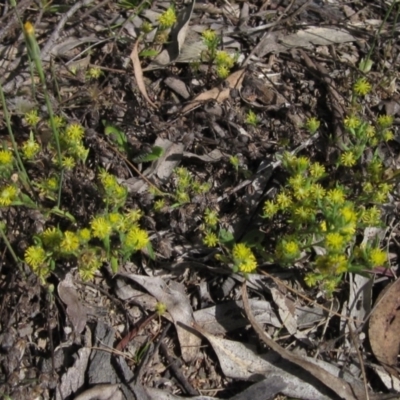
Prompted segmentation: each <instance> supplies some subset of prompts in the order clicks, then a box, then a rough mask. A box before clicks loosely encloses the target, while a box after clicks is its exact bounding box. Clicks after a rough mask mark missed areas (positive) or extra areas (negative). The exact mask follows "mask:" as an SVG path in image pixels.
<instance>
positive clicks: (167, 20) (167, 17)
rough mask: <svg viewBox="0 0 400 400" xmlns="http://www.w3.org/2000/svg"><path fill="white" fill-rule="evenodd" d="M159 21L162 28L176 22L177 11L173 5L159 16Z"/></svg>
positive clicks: (166, 27) (169, 26)
mask: <svg viewBox="0 0 400 400" xmlns="http://www.w3.org/2000/svg"><path fill="white" fill-rule="evenodd" d="M158 22H159V23H160V27H161V29H168V28H171V27H172V26H173V25H174V24H175V22H176V12H175V9H174V8H173V7H169V8H168V9H167V10H166V11H164V12H163V13H162V14H161V15H160V16H159V17H158Z"/></svg>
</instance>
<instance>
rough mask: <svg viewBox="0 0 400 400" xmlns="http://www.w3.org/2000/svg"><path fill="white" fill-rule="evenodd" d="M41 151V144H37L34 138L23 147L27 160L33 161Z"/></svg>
mask: <svg viewBox="0 0 400 400" xmlns="http://www.w3.org/2000/svg"><path fill="white" fill-rule="evenodd" d="M39 151H40V146H39V143H37V142H36V141H35V139H34V138H33V137H32V138H30V139H29V140H27V141H26V142H24V144H23V145H22V154H23V155H24V157H25V158H26V159H27V160H32V159H33V158H34V157H35V156H36V154H37V153H39Z"/></svg>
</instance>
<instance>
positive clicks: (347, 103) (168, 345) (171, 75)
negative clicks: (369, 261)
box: [0, 0, 400, 400]
mask: <svg viewBox="0 0 400 400" xmlns="http://www.w3.org/2000/svg"><path fill="white" fill-rule="evenodd" d="M171 4H172V3H169V2H162V1H142V2H141V3H138V2H135V1H134V0H122V1H121V2H115V1H109V0H105V1H96V0H81V1H79V2H72V1H66V2H57V1H55V2H49V3H46V2H42V1H33V0H23V1H20V2H17V4H16V5H13V4H12V2H3V3H2V4H0V15H1V18H0V54H1V56H0V72H1V73H0V83H1V86H2V91H3V92H4V97H5V105H4V104H3V108H2V109H1V111H0V135H1V139H2V142H3V143H4V144H3V149H4V148H5V147H4V146H9V147H10V148H11V146H13V144H12V142H11V139H10V135H9V134H10V129H9V126H11V127H12V131H13V132H14V137H15V142H16V145H17V146H19V145H21V146H22V143H24V142H25V141H26V140H28V138H29V136H30V134H33V133H34V135H35V137H36V138H37V139H38V141H39V142H40V146H41V149H42V150H41V153H40V156H38V157H37V158H36V159H35V161H24V165H25V168H26V172H27V174H28V176H29V177H30V179H31V181H32V182H34V184H33V188H32V187H31V188H30V189H29V187H28V186H29V185H28V184H27V183H26V182H23V181H22V180H21V178H20V174H19V173H15V174H13V175H11V176H8V175H4V174H3V172H2V170H1V171H0V173H1V175H0V179H1V183H2V185H4V184H6V183H7V184H8V182H11V181H12V182H14V183H15V182H17V181H18V180H19V182H20V188H21V189H20V190H21V193H26V194H27V195H29V196H30V198H33V199H34V201H33V203H28V201H27V200H26V199H25V198H22V197H20V198H19V199H20V200H19V203H18V202H14V203H13V204H12V205H11V206H2V207H1V208H0V214H1V221H2V227H1V236H2V241H1V243H2V252H1V255H2V257H1V262H0V395H2V396H3V398H4V399H13V400H23V399H27V400H32V399H65V400H69V399H80V400H82V399H86V400H88V399H139V400H145V399H154V400H156V399H157V400H158V399H181V398H182V399H184V398H194V399H199V400H200V399H231V400H245V399H250V398H251V399H253V400H262V399H283V398H301V399H336V398H345V399H386V398H398V396H400V395H399V391H400V385H399V384H400V381H399V378H398V368H397V356H398V350H399V346H400V341H399V338H398V337H397V336H398V335H397V333H396V332H398V321H399V319H400V315H399V314H398V313H399V311H398V299H397V295H396V293H398V290H397V282H398V281H396V273H397V270H398V267H397V265H398V264H397V254H398V250H399V246H398V239H397V238H398V236H397V233H398V227H397V226H398V212H397V204H398V188H397V180H396V177H397V174H396V172H397V170H398V165H397V164H398V154H399V136H398V123H399V110H400V107H399V105H400V103H399V93H398V88H397V78H398V74H399V60H398V57H399V41H398V25H399V22H398V15H399V12H400V5H399V4H396V3H395V4H394V5H392V2H391V1H376V2H368V1H354V2H345V1H342V0H326V1H324V0H307V1H304V0H293V1H287V0H283V1H279V0H267V1H265V2H263V1H258V0H251V1H246V0H245V1H217V0H214V1H210V2H207V1H204V2H201V1H197V2H194V1H193V2H189V1H188V2H182V1H178V2H176V3H174V4H173V6H174V9H175V11H174V12H175V14H176V17H177V21H176V22H175V23H174V25H173V27H172V29H171V30H170V31H168V34H169V36H168V34H167V40H165V41H164V42H163V43H161V42H160V40H161V39H160V38H159V36H157V35H158V33H160V32H161V30H160V29H158V30H157V26H158V25H159V24H160V15H162V13H164V12H165V10H167V9H168V7H170V6H171ZM27 21H29V22H30V23H31V24H32V26H33V27H34V35H35V38H36V40H37V45H38V52H39V53H38V54H40V60H41V63H42V65H43V70H44V79H45V82H46V86H45V85H44V84H43V81H42V80H41V79H40V76H39V74H37V73H36V72H35V68H36V67H35V66H33V65H34V63H32V62H31V61H30V58H29V57H28V54H31V53H29V51H28V47H29V46H28V44H27V35H28V36H29V31H28V33H27V25H25V28H24V25H23V24H25V23H26V22H27ZM144 23H147V24H148V25H150V24H152V26H153V28H151V29H150V28H149V32H148V33H147V34H146V35H143V34H142V33H141V32H143V29H144V28H143V24H144ZM154 27H156V28H154ZM24 29H25V31H24ZM207 29H211V30H213V31H215V32H216V34H217V38H218V45H217V50H220V51H226V52H227V53H228V54H230V55H231V57H232V59H234V65H233V66H232V67H231V68H230V69H229V71H228V72H229V73H228V74H227V76H226V77H223V78H221V77H220V76H219V75H218V74H219V72H220V71H218V69H217V68H218V66H216V65H215V64H213V61H212V60H211V59H210V57H209V54H208V53H207V46H206V44H205V41H204V34H203V32H204V31H205V30H207ZM161 33H162V32H161ZM146 51H148V52H150V53H147V54H146ZM207 54H208V55H207ZM367 57H369V58H370V59H371V60H373V66H372V69H371V71H368V74H366V73H365V74H364V75H365V76H367V78H368V80H369V82H370V83H371V85H372V90H371V91H370V93H368V94H367V95H366V96H365V99H364V100H363V103H362V111H360V109H357V112H362V113H363V115H365V116H366V117H367V118H368V120H369V121H374V120H376V119H377V117H378V116H379V115H382V114H385V115H390V116H393V121H394V122H393V127H392V131H393V135H394V136H393V138H392V139H391V140H390V141H388V142H387V143H385V144H384V146H381V147H380V150H379V151H380V154H383V157H384V162H383V163H384V168H385V173H386V176H387V177H388V179H391V180H392V181H391V182H394V183H395V184H394V185H393V190H392V192H391V195H390V197H389V199H388V201H387V202H385V204H384V205H383V207H382V209H383V214H382V223H383V225H382V229H381V230H380V233H379V234H380V240H381V243H382V246H384V247H385V248H386V249H387V254H388V265H387V267H388V268H387V269H385V270H383V269H380V270H374V273H367V274H364V275H356V274H352V273H347V274H344V275H343V279H342V281H341V283H340V284H339V285H338V286H337V287H336V289H335V290H334V291H333V293H332V294H331V295H328V294H327V293H326V291H324V290H323V288H322V287H321V286H318V285H317V286H314V287H312V288H310V287H308V286H307V285H306V284H305V283H304V276H305V273H306V272H307V271H308V268H309V264H308V263H309V262H310V256H308V255H307V256H303V257H302V258H300V259H299V260H298V261H297V262H296V263H294V264H293V265H290V266H287V265H286V266H285V265H281V264H279V263H277V262H270V261H268V258H267V256H265V257H264V255H265V254H267V253H273V248H274V246H275V244H276V243H277V241H278V238H279V237H281V236H282V235H283V234H284V233H285V229H286V225H285V222H284V221H283V220H280V219H279V218H277V219H275V220H274V221H270V220H268V219H266V218H263V217H262V213H263V207H264V202H265V200H267V199H272V198H274V196H275V195H276V193H277V192H278V191H279V189H280V188H281V187H283V186H284V185H285V182H286V179H287V173H286V172H285V171H284V169H283V168H282V165H281V163H280V160H281V159H282V154H283V152H284V151H293V152H296V153H298V154H301V155H304V156H307V157H309V158H310V159H313V160H316V161H318V162H319V163H321V164H322V165H324V166H325V168H326V170H327V171H334V172H332V174H331V176H330V177H331V178H334V179H342V180H344V181H345V182H346V184H348V185H350V184H352V183H353V182H354V181H356V180H357V179H358V178H357V175H356V174H353V175H352V174H349V175H348V176H347V175H346V174H342V173H339V172H338V170H336V169H335V168H336V167H335V166H336V158H335V157H336V155H337V152H338V149H341V148H343V146H346V131H345V129H344V127H343V121H344V119H345V118H346V116H348V115H349V114H351V113H352V112H353V111H354V109H355V108H354V107H355V103H354V101H352V97H351V90H352V87H353V84H354V82H355V80H356V79H358V78H359V77H360V76H361V77H362V76H364V75H363V73H361V72H360V70H359V63H360V61H361V60H362V59H365V58H367ZM47 96H48V99H49V102H50V104H51V107H52V109H53V112H54V114H55V115H58V116H61V117H62V118H63V119H64V120H65V121H66V123H67V124H74V123H76V124H80V125H82V127H83V128H84V136H83V139H82V143H83V145H84V148H85V149H86V150H87V153H85V155H86V156H85V161H84V162H79V163H76V165H74V167H73V168H71V169H68V168H66V169H65V170H63V173H62V185H61V189H60V192H59V193H57V192H54V193H55V194H54V197H53V198H51V196H50V197H49V196H48V195H45V194H44V193H45V189H43V186H40V184H39V183H38V182H44V180H45V179H48V178H50V177H52V176H54V171H56V170H53V163H54V158H55V156H54V154H53V153H52V152H51V150H50V149H51V145H52V143H53V142H52V140H53V139H52V136H51V135H52V133H51V132H52V131H51V128H49V124H48V123H47V121H48V119H49V108H48V103H47ZM33 109H37V110H39V115H40V121H39V122H38V124H37V125H35V127H34V128H32V126H30V125H29V122H27V118H26V113H27V112H29V111H30V110H33ZM251 113H254V115H255V116H256V120H253V122H252V121H251ZM8 118H9V124H8V122H7V121H8ZM310 118H316V119H318V120H319V121H320V128H319V130H318V134H316V135H310V134H309V132H308V131H307V130H306V129H305V125H306V123H307V121H309V119H310ZM32 132H33V133H32ZM343 143H344V144H343ZM370 156H371V157H372V151H371V154H370ZM366 157H367V156H366ZM232 160H234V161H232ZM0 163H1V160H0ZM235 163H236V164H235ZM177 168H183V169H182V170H181V173H182V174H185V173H188V174H189V176H190V182H191V184H190V185H191V186H187V187H183V190H181V189H182V186H180V185H183V184H182V179H183V178H179V176H178V177H177V175H176V169H177ZM101 170H106V171H107V172H108V173H109V174H110V175H113V176H114V177H116V180H117V181H118V183H119V184H121V185H123V187H124V188H126V190H127V196H126V202H125V204H124V210H128V209H129V210H141V213H142V214H141V219H140V227H141V229H143V230H145V231H146V232H147V234H148V236H149V240H150V242H151V247H147V248H144V249H143V250H141V251H138V252H136V253H134V254H129V257H119V258H112V257H111V258H109V259H108V260H107V261H105V259H104V258H101V263H100V264H99V268H98V269H97V270H96V271H95V273H93V274H92V275H91V276H90V279H85V278H84V277H83V275H82V271H81V270H80V268H81V266H80V265H79V263H77V261H76V258H74V257H72V256H69V257H64V258H56V256H55V255H54V253H53V254H48V255H47V256H48V257H50V258H52V257H53V258H52V259H53V260H55V262H54V263H52V264H51V271H50V272H49V273H48V274H47V275H46V276H43V277H42V278H41V277H40V276H38V274H37V273H36V274H35V273H34V272H33V271H32V269H31V268H30V267H29V265H28V264H27V263H26V262H24V254H25V255H26V251H27V249H28V248H29V246H32V245H34V244H37V243H38V242H37V241H38V240H39V239H38V238H40V237H43V236H41V235H43V232H46V230H47V229H59V230H61V231H63V232H64V231H74V232H75V231H77V230H79V229H82V228H83V227H87V226H90V224H91V221H92V219H93V218H94V216H95V215H97V214H99V213H100V212H103V210H104V209H105V208H106V207H105V201H104V192H103V191H102V189H101V188H100V184H99V178H98V174H99V171H101ZM182 171H183V172H182ZM185 171H186V172H185ZM179 179H181V181H180V180H179ZM35 182H37V184H35ZM180 188H181V189H180ZM161 193H162V194H161ZM32 196H33V197H32ZM57 198H59V199H60V201H59V204H57V201H56V199H57ZM21 199H22V200H21ZM1 204H4V203H1ZM107 207H108V205H107ZM157 207H158V208H157ZM207 210H216V211H217V212H218V224H219V227H220V229H221V232H225V234H227V235H228V233H229V238H231V239H229V240H234V241H235V243H239V242H242V241H244V242H245V241H246V238H248V237H249V235H252V240H254V243H257V246H259V247H257V246H256V247H255V248H257V251H258V252H257V263H258V268H257V270H256V271H254V273H251V274H248V275H247V276H243V274H241V273H239V272H238V271H232V268H231V267H232V266H231V267H229V265H227V263H224V262H223V257H224V255H223V256H221V253H219V255H220V257H219V258H218V256H217V257H216V254H217V253H218V250H217V249H216V248H213V247H208V246H206V244H205V242H204V225H203V224H204V220H203V218H204V215H205V213H207V212H208V211H207ZM295 233H296V232H294V234H295ZM367 234H368V233H366V232H365V231H364V232H363V233H360V235H359V237H357V240H358V241H360V242H361V241H362V240H363V237H364V235H367ZM260 235H261V236H260ZM227 241H228V240H227ZM113 245H114V243H111V249H110V248H108V253H107V254H110V253H112V254H114V253H113V251H114V250H115V251H116V249H115V248H113ZM260 246H261V247H260ZM109 247H110V244H109ZM96 248H97V247H96ZM315 251H316V252H317V250H315ZM222 253H223V252H222ZM96 254H97V253H96ZM346 254H347V253H346ZM225 255H226V254H225ZM102 256H104V254H103V253H102ZM25 257H26V256H25ZM110 259H111V260H114V261H115V262H116V264H117V267H116V265H114V264H113V263H112V262H111V261H110ZM16 260H17V261H18V260H19V261H18V262H16ZM221 260H222V261H221ZM88 262H89V261H88ZM228 264H229V263H228ZM393 282H394V283H393ZM382 293H387V295H385V296H383V298H382V297H381V300H377V299H378V297H379V296H380V295H382ZM164 311H165V312H164ZM371 336H373V339H372V341H371Z"/></svg>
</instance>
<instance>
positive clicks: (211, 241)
mask: <svg viewBox="0 0 400 400" xmlns="http://www.w3.org/2000/svg"><path fill="white" fill-rule="evenodd" d="M203 243H204V244H205V245H206V246H207V247H215V246H216V245H217V244H218V236H217V235H216V234H215V233H214V232H207V233H206V234H205V236H204V238H203Z"/></svg>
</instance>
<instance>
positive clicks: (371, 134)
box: [365, 125, 376, 139]
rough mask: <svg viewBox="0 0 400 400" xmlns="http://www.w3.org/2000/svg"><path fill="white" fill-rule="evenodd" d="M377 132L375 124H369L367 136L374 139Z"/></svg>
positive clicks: (366, 130)
mask: <svg viewBox="0 0 400 400" xmlns="http://www.w3.org/2000/svg"><path fill="white" fill-rule="evenodd" d="M375 133H376V131H375V127H374V126H372V125H368V126H367V127H366V128H365V134H366V136H367V137H368V138H370V139H372V138H373V137H374V136H375Z"/></svg>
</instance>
